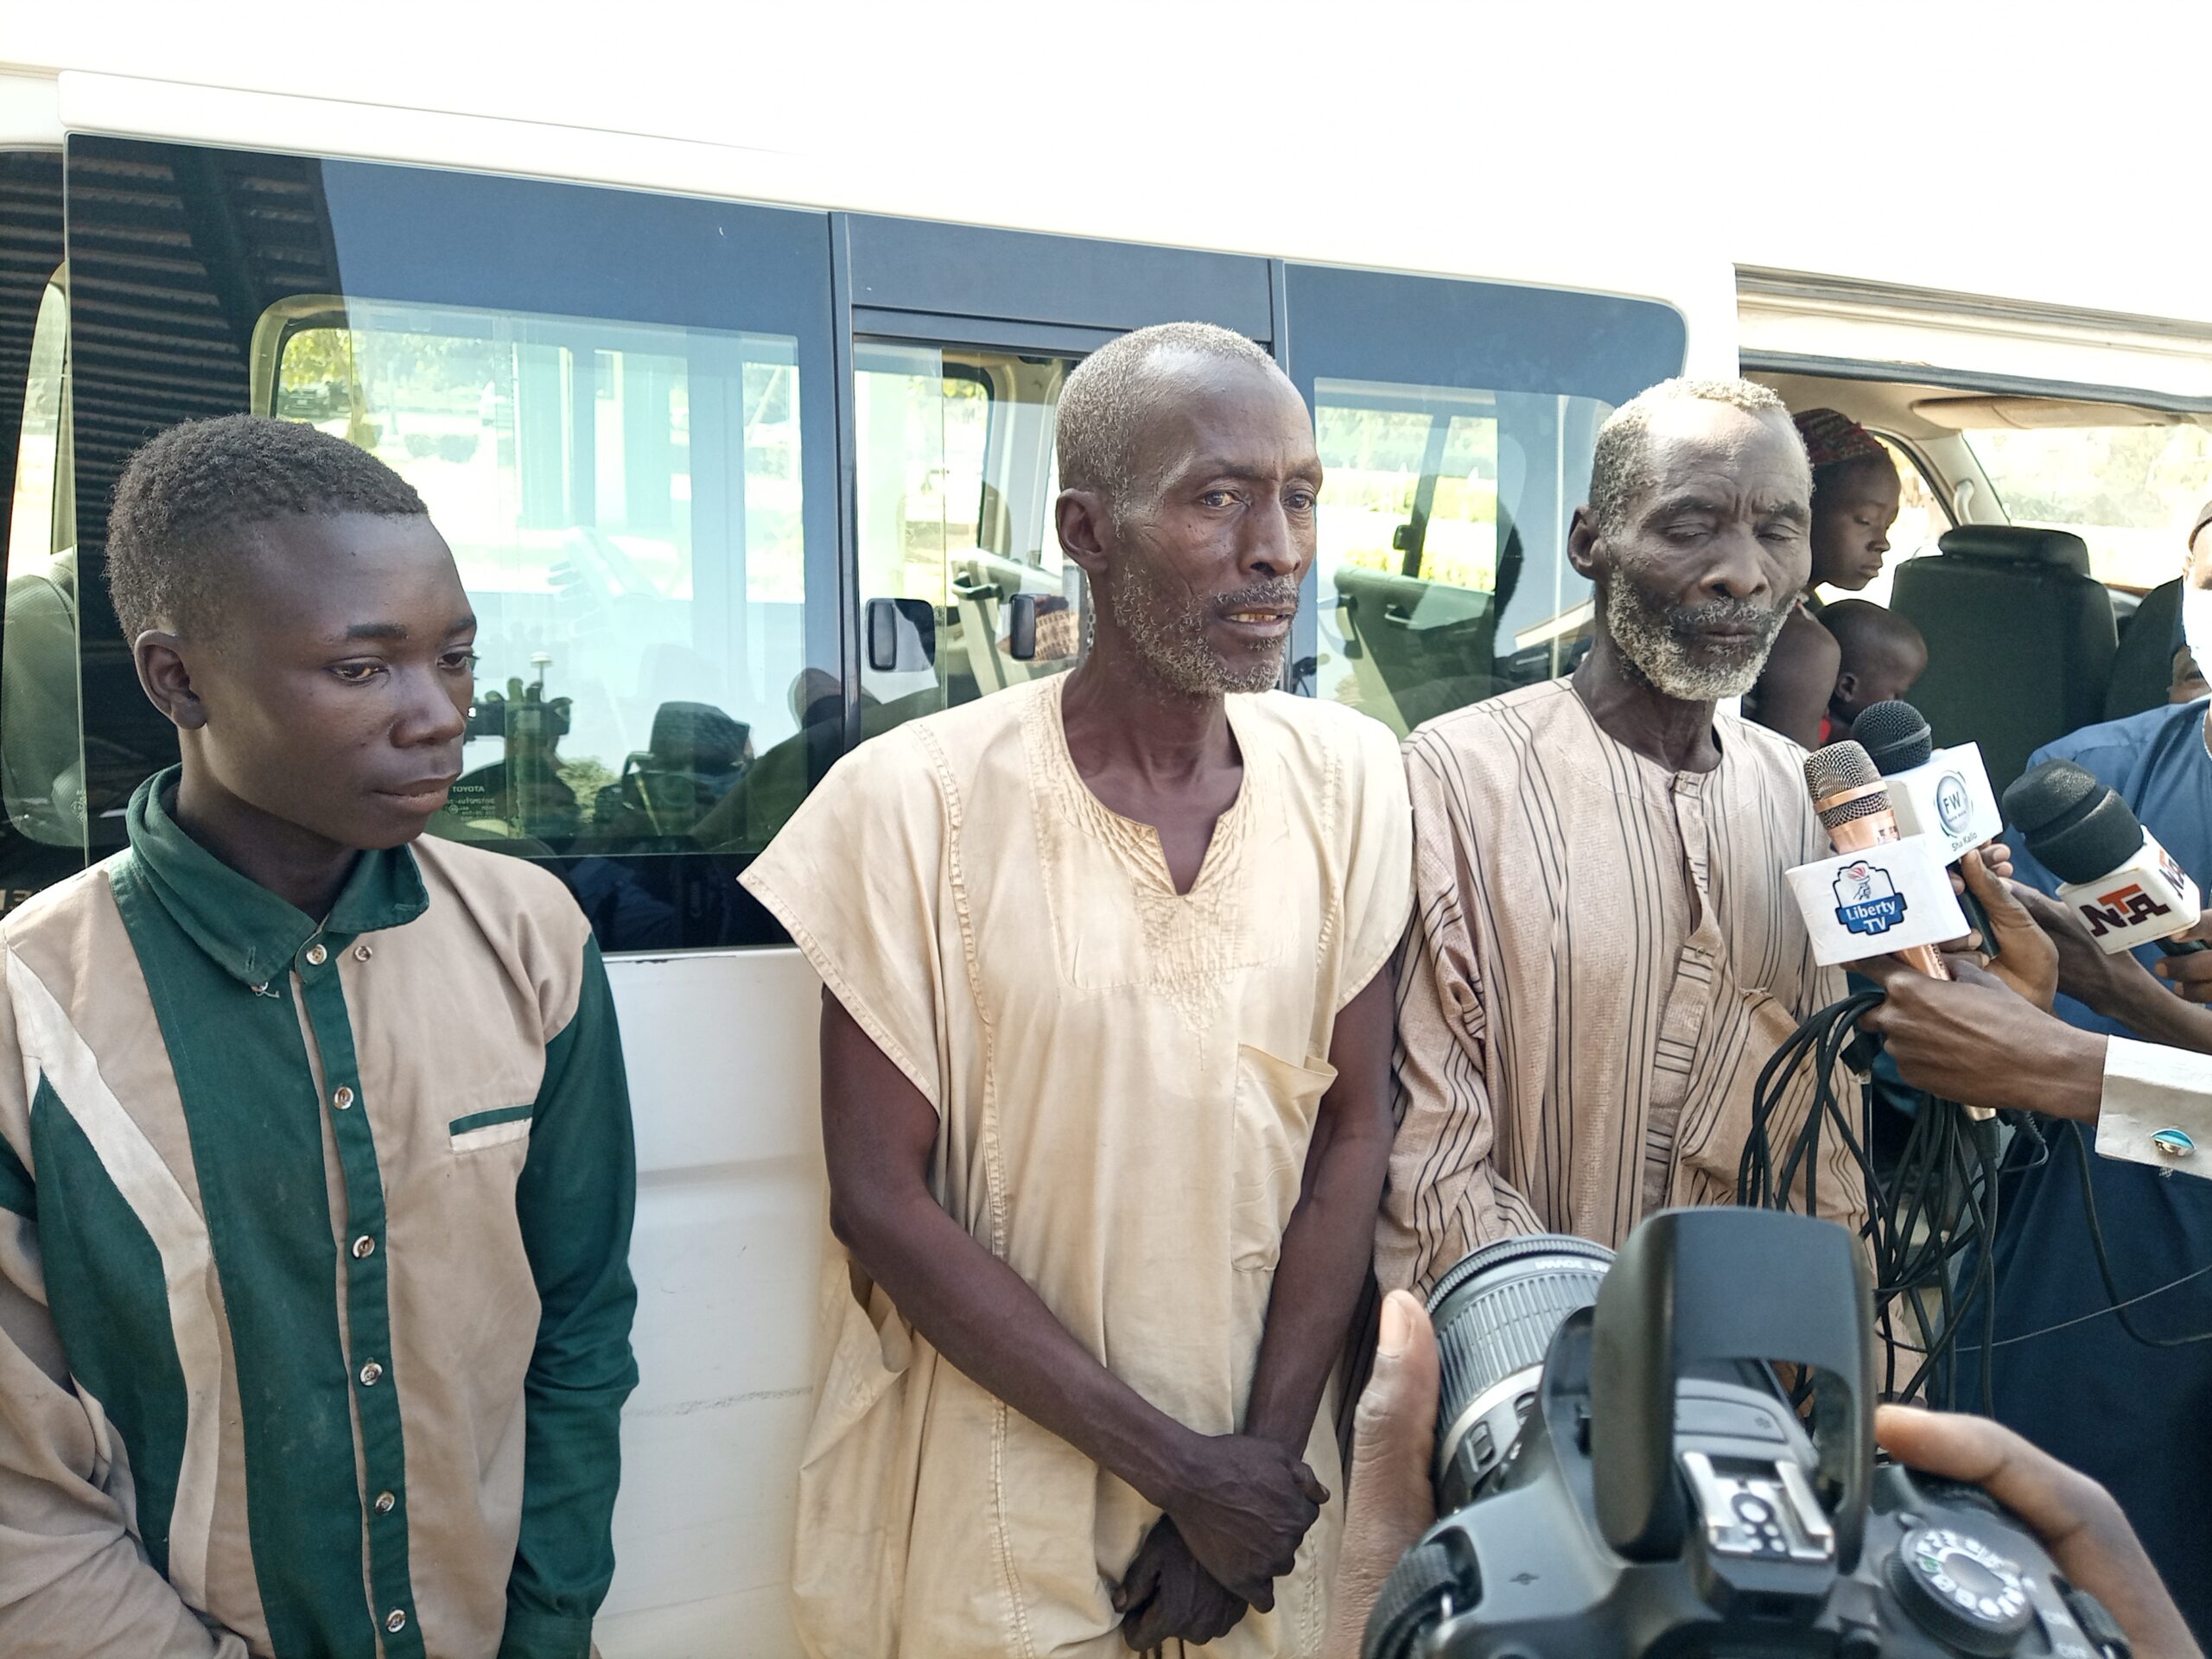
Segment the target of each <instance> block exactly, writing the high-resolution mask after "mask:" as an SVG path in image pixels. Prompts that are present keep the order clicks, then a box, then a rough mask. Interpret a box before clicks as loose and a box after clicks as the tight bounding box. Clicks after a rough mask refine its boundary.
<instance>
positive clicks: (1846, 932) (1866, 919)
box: [1783, 797, 1967, 968]
mask: <svg viewBox="0 0 2212 1659" xmlns="http://www.w3.org/2000/svg"><path fill="white" fill-rule="evenodd" d="M1892 798H1893V799H1894V797H1892ZM1945 863H1946V860H1945V857H1944V855H1943V850H1942V843H1941V842H1935V841H1932V840H1931V839H1929V837H1928V836H1908V837H1907V838H1906V839H1904V840H1903V841H1885V842H1878V843H1876V844H1875V845H1874V846H1872V847H1868V848H1866V849H1862V850H1860V851H1858V852H1854V853H1840V854H1838V855H1836V856H1835V857H1834V858H1824V859H1822V860H1821V861H1819V862H1818V863H1815V864H1800V865H1798V866H1797V867H1796V868H1795V869H1789V870H1784V871H1783V880H1786V881H1788V882H1789V892H1790V896H1791V897H1792V898H1794V899H1796V901H1797V913H1798V914H1799V915H1800V916H1802V918H1804V921H1805V931H1806V933H1807V934H1808V936H1809V937H1810V938H1811V939H1812V942H1813V959H1814V960H1815V962H1817V963H1820V964H1821V966H1822V967H1823V968H1832V967H1835V966H1837V965H1838V964H1840V963H1847V962H1863V961H1865V960H1866V958H1867V957H1879V956H1885V955H1887V954H1889V953H1890V952H1891V951H1893V950H1904V949H1906V948H1908V947H1909V946H1912V945H1920V944H1948V943H1949V942H1950V941H1951V940H1953V939H1956V938H1961V937H1962V936H1963V935H1964V934H1965V933H1966V931H1967V918H1966V917H1965V916H1964V915H1962V914H1961V912H1960V910H1959V901H1958V899H1957V898H1956V897H1955V895H1954V894H1953V893H1952V892H1951V877H1950V873H1949V872H1948V869H1946V868H1945Z"/></svg>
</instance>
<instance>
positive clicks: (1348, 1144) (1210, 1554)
mask: <svg viewBox="0 0 2212 1659" xmlns="http://www.w3.org/2000/svg"><path fill="white" fill-rule="evenodd" d="M1058 445H1059V455H1060V476H1061V479H1062V481H1063V483H1064V484H1065V486H1066V488H1065V491H1064V493H1062V495H1061V497H1060V499H1059V501H1058V505H1057V513H1058V529H1059V534H1060V539H1061V543H1062V545H1063V546H1064V547H1065V549H1066V550H1067V552H1068V555H1069V556H1071V558H1073V559H1075V560H1076V561H1077V563H1079V564H1080V565H1081V566H1082V567H1083V569H1084V572H1085V574H1086V575H1087V576H1088V577H1089V579H1090V584H1091V591H1092V594H1093V595H1094V599H1095V612H1096V633H1095V638H1094V640H1093V643H1092V645H1091V648H1090V652H1089V654H1088V656H1087V657H1086V658H1085V660H1084V663H1083V664H1081V666H1079V667H1078V668H1077V670H1076V671H1074V672H1073V673H1072V674H1071V675H1068V676H1067V677H1064V678H1059V679H1052V680H1046V681H1041V682H1033V683H1030V684H1028V685H1027V686H1024V687H1022V688H1020V689H1018V690H1012V691H1008V692H1006V693H1003V694H1001V695H999V696H993V697H989V698H987V699H985V700H983V701H982V702H974V703H970V704H968V705H965V706H963V707H961V708H958V709H951V710H949V711H947V712H946V713H944V714H941V715H934V716H931V717H930V718H928V719H925V720H921V721H916V722H914V723H912V724H911V725H907V726H905V727H902V728H899V729H897V730H895V731H893V732H891V733H889V734H886V735H884V736H882V737H879V738H877V739H875V740H874V741H870V742H868V743H865V744H863V745H862V746H861V747H860V748H859V749H857V750H855V752H854V753H852V754H851V755H850V756H849V757H848V758H847V759H846V760H843V761H842V763H840V764H839V765H838V766H836V768H835V769H834V770H833V771H832V772H831V773H830V775H829V778H828V779H827V780H826V781H825V782H824V783H823V785H822V787H821V788H820V789H818V790H817V791H816V792H815V793H814V795H813V796H812V798H810V800H809V801H808V802H807V803H806V804H805V805H804V807H803V808H802V809H801V810H799V812H798V815H797V816H796V817H794V818H792V820H791V823H790V824H789V825H788V826H787V827H786V828H785V830H784V831H783V833H782V834H781V835H780V836H778V838H777V840H776V842H775V843H774V844H773V845H772V847H770V848H769V849H768V850H767V852H766V854H764V855H762V856H761V858H760V860H759V861H756V862H755V863H754V865H753V868H751V869H750V870H749V871H748V872H747V875H746V878H745V880H746V882H747V886H748V887H751V888H752V890H753V892H754V893H756V894H758V895H759V896H760V899H761V900H762V902H764V903H765V904H766V905H767V906H769V908H770V909H772V911H774V912H775V913H776V914H777V915H778V916H779V918H781V919H782V920H783V922H784V924H785V926H787V927H788V928H789V929H790V930H791V936H792V938H794V939H796V940H797V941H798V944H799V946H800V948H801V949H803V950H804V951H805V952H806V954H807V956H808V957H809V958H810V960H811V961H812V963H814V965H815V966H816V968H817V969H818V970H819V971H820V973H821V975H822V977H823V982H824V985H825V994H824V997H823V1081H822V1094H823V1143H824V1148H825V1151H826V1153H827V1156H828V1163H829V1184H830V1222H831V1225H832V1227H833V1229H834V1230H835V1231H836V1236H837V1237H838V1239H839V1240H840V1241H841V1242H842V1244H843V1246H844V1249H843V1250H842V1251H841V1252H836V1253H834V1260H833V1263H832V1267H831V1270H830V1273H829V1282H828V1284H827V1285H826V1286H825V1295H824V1313H825V1336H824V1347H825V1355H824V1367H825V1369H824V1371H823V1376H822V1379H821V1384H820V1389H819V1392H818V1395H817V1404H816V1413H815V1420H814V1425H813V1428H812V1431H811V1433H810V1436H809V1440H808V1444H807V1448H806V1452H805V1458H804V1465H803V1469H802V1473H801V1477H800V1494H799V1518H798V1559H797V1564H796V1567H795V1569H794V1584H795V1594H796V1599H797V1610H798V1621H799V1625H800V1629H801V1630H802V1633H803V1634H804V1637H805V1638H806V1640H807V1642H808V1643H809V1644H810V1646H811V1647H812V1648H813V1649H814V1650H815V1651H817V1652H818V1653H822V1654H834V1655H836V1656H839V1659H847V1656H863V1655H887V1654H891V1653H894V1652H895V1653H898V1654H900V1655H902V1656H909V1659H913V1656H934V1655H955V1654H958V1655H970V1654H984V1653H992V1654H996V1653H1008V1654H1020V1655H1035V1656H1044V1655H1075V1654H1097V1655H1105V1654H1111V1653H1117V1652H1121V1651H1124V1650H1125V1642H1126V1644H1127V1645H1129V1646H1135V1647H1138V1648H1141V1649H1159V1648H1165V1649H1169V1650H1171V1651H1177V1650H1180V1649H1183V1648H1194V1647H1199V1646H1206V1645H1207V1644H1209V1643H1211V1647H1209V1649H1208V1650H1209V1651H1211V1652H1218V1653H1222V1654H1232V1655H1249V1656H1263V1655H1306V1654H1315V1653H1318V1652H1319V1648H1320V1643H1321V1640H1322V1634H1323V1629H1324V1625H1325V1619H1326V1612H1327V1609H1326V1605H1325V1597H1326V1586H1327V1583H1328V1579H1329V1575H1330V1569H1331V1567H1332V1560H1333V1556H1334V1546H1335V1538H1336V1525H1337V1513H1336V1511H1337V1497H1336V1496H1335V1494H1336V1493H1337V1491H1338V1487H1339V1486H1340V1485H1341V1481H1340V1480H1339V1478H1338V1468H1337V1453H1336V1447H1335V1441H1334V1438H1333V1433H1332V1426H1331V1424H1330V1422H1329V1421H1328V1414H1326V1413H1325V1412H1324V1411H1323V1410H1322V1406H1323V1403H1324V1394H1325V1388H1326V1384H1327V1380H1328V1377H1329V1375H1330V1372H1331V1370H1332V1364H1333V1363H1334V1361H1335V1359H1336V1357H1337V1356H1338V1353H1339V1351H1341V1349H1342V1346H1343V1343H1344V1337H1345V1332H1346V1329H1347V1326H1348V1325H1349V1324H1350V1322H1351V1316H1352V1312H1353V1307H1354V1304H1355V1302H1356V1301H1357V1297H1358V1293H1359V1287H1360V1286H1361V1284H1362V1283H1363V1279H1364V1275H1365V1274H1366V1270H1367V1267H1368V1262H1369V1255H1370V1243H1371V1229H1372V1224H1373V1215H1374V1211H1375V1206H1376V1202H1377V1200H1378V1198H1379V1195H1380V1193H1381V1190H1382V1184H1383V1171H1384V1169H1385V1166H1386V1165H1387V1163H1388V1160H1389V1145H1390V1136H1391V1119H1390V1103H1389V1049H1390V1040H1391V1039H1390V1030H1391V1018H1390V1010H1391V997H1390V994H1389V972H1388V970H1387V964H1388V962H1389V957H1390V956H1391V953H1392V950H1393V949H1394V947H1395V945H1396V944H1397V942H1398V939H1399V938H1400V935H1401V933H1402V931H1403V928H1404V926H1405V923H1406V919H1407V916H1408V909H1409V905H1410V899H1411V891H1412V889H1411V871H1410V829H1409V823H1408V806H1407V800H1406V793H1405V788H1404V783H1403V775H1402V770H1401V768H1400V766H1399V763H1398V759H1397V754H1396V749H1395V743H1394V741H1393V740H1392V737H1391V734H1390V733H1389V731H1388V730H1386V729H1385V728H1383V727H1382V726H1380V725H1377V724H1376V723H1374V722H1373V721H1369V720H1367V719H1365V718H1363V717H1362V716H1360V715H1357V714H1354V713H1352V712H1351V711H1349V710H1346V709H1338V708H1332V707H1329V706H1326V705H1323V704H1318V703H1315V702H1310V701H1306V700H1303V699H1298V698H1293V697H1289V696H1284V695H1283V694H1281V692H1278V691H1274V690H1269V689H1268V688H1269V687H1272V686H1273V685H1274V683H1275V682H1276V680H1277V678H1278V677H1279V675H1280V672H1281V657H1282V647H1283V643H1284V641H1285V639H1287V634H1288V630H1289V625H1290V620H1291V617H1292V615H1293V613H1294V610H1295V608H1296V606H1297V595H1298V586H1299V579H1300V576H1301V575H1303V574H1304V573H1305V571H1306V567H1307V566H1308V565H1309V564H1310V563H1312V560H1313V552H1314V533H1315V531H1314V514H1315V505H1316V499H1317V497H1318V495H1319V490H1320V486H1321V467H1320V462H1319V459H1318V457H1317V455H1316V454H1315V449H1314V443H1313V428H1312V424H1311V423H1310V421H1309V419H1308V418H1307V415H1306V409H1305V406H1304V404H1302V403H1301V402H1300V399H1299V397H1298V395H1297V393H1296V392H1295V391H1294V390H1293V389H1292V387H1291V385H1290V384H1289V383H1288V381H1287V380H1286V379H1285V378H1283V376H1282V374H1281V372H1280V371H1279V370H1278V369H1277V368H1276V367H1275V365H1274V363H1273V362H1272V360H1270V359H1268V357H1267V356H1266V355H1265V354H1264V353H1261V352H1260V351H1259V350H1258V349H1257V348H1256V347H1255V346H1252V345H1251V344H1250V343H1249V341H1246V340H1243V339H1241V338H1240V337H1238V336H1236V335H1234V334H1227V333H1224V331H1221V330H1219V329H1215V328H1211V327H1202V326H1199V325H1196V324H1173V325H1168V326H1166V327H1159V328H1151V329H1146V330H1143V331H1141V332H1140V333H1137V334H1132V335H1129V336H1127V337H1126V338H1124V339H1122V340H1118V341H1116V342H1115V343H1114V344H1113V345H1110V346H1107V347H1105V348H1103V349H1102V350H1101V351H1100V352H1099V353H1097V354H1096V355H1095V356H1094V357H1092V358H1091V359H1089V360H1088V361H1087V362H1086V363H1084V365H1082V366H1081V367H1080V368H1078V369H1077V372H1075V374H1074V375H1072V376H1071V378H1070V380H1069V383H1068V386H1067V391H1066V393H1065V397H1064V398H1063V400H1062V404H1061V407H1060V416H1059V433H1058Z"/></svg>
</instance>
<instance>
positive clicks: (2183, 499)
mask: <svg viewBox="0 0 2212 1659" xmlns="http://www.w3.org/2000/svg"><path fill="white" fill-rule="evenodd" d="M2114 413H2115V415H2116V416H2118V415H2120V411H2118V410H2115V411H2114ZM2127 414H2128V416H2130V417H2131V418H2121V419H2115V420H2114V421H2113V423H2110V424H2107V425H2082V426H2063V427H2045V428H2039V429H2038V428H2026V429H2018V428H2012V427H1995V426H1992V427H1982V428H1970V429H1967V430H1966V431H1965V432H1964V434H1963V435H1964V436H1965V438H1966V441H1967V447H1968V448H1971V449H1972V450H1973V451H1974V459H1975V460H1976V461H1980V463H1981V468H1982V471H1983V472H1985V473H1986V474H1988V476H1989V482H1990V485H1991V487H1992V488H1993V489H1994V490H1995V491H1996V493H1997V499H1998V500H1999V503H2000V504H2001V505H2003V507H2004V509H2005V517H2006V518H2009V519H2010V520H2011V521H2012V523H2014V524H2039V525H2043V526H2045V527H2048V528H2050V529H2054V530H2070V531H2073V532H2074V533H2075V535H2077V536H2079V537H2081V538H2082V540H2083V541H2085V542H2087V543H2088V544H2089V574H2090V575H2093V576H2094V577H2095V578H2096V579H2097V580H2098V581H2099V582H2106V583H2109V584H2111V585H2113V586H2115V587H2120V588H2137V589H2142V588H2155V587H2157V586H2158V584H2159V583H2160V582H2170V581H2171V580H2172V579H2173V578H2174V577H2176V576H2177V575H2180V574H2181V566H2182V542H2181V538H2182V537H2183V534H2184V533H2185V532H2186V531H2188V529H2189V520H2190V515H2191V514H2192V513H2193V512H2196V507H2197V505H2198V504H2199V503H2200V502H2202V500H2203V499H2204V490H2205V480H2207V479H2208V478H2212V430H2208V429H2206V428H2205V427H2203V426H2200V425H2197V424H2195V423H2191V422H2190V420H2189V419H2188V417H2186V416H2165V415H2160V414H2156V413H2153V412H2152V411H2150V410H2141V411H2128V412H2127Z"/></svg>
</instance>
